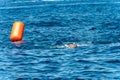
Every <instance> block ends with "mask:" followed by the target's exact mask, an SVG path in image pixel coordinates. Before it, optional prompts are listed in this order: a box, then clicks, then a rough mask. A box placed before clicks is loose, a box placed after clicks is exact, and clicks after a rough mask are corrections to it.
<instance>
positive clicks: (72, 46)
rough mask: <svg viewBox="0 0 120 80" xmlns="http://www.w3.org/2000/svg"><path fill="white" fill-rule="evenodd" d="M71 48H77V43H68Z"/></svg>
mask: <svg viewBox="0 0 120 80" xmlns="http://www.w3.org/2000/svg"><path fill="white" fill-rule="evenodd" d="M67 46H68V47H69V48H76V47H77V44H73V43H70V44H68V45H67Z"/></svg>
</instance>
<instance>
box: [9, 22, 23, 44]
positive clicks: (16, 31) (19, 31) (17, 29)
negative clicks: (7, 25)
mask: <svg viewBox="0 0 120 80" xmlns="http://www.w3.org/2000/svg"><path fill="white" fill-rule="evenodd" d="M23 33H24V23H23V22H15V23H14V24H13V27H12V31H11V35H10V40H11V41H12V42H15V41H21V40H22V37H23Z"/></svg>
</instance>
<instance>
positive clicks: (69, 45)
mask: <svg viewBox="0 0 120 80" xmlns="http://www.w3.org/2000/svg"><path fill="white" fill-rule="evenodd" d="M82 46H83V47H84V46H89V45H88V44H76V43H68V44H65V45H63V46H56V48H77V47H82Z"/></svg>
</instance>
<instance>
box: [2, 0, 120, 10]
mask: <svg viewBox="0 0 120 80" xmlns="http://www.w3.org/2000/svg"><path fill="white" fill-rule="evenodd" d="M45 1H46V0H45ZM48 1H49V0H48ZM26 2H27V1H26ZM28 2H29V1H28ZM87 4H91V5H92V4H99V5H100V4H120V2H93V3H87V2H85V3H69V4H62V3H60V4H56V6H74V5H87ZM45 6H51V4H44V5H31V6H15V7H0V9H20V8H34V7H45Z"/></svg>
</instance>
